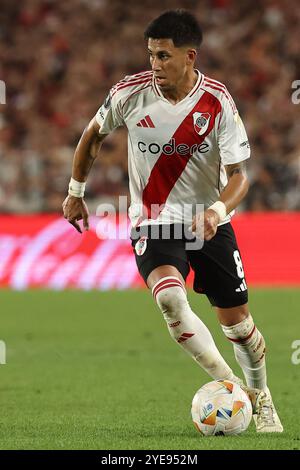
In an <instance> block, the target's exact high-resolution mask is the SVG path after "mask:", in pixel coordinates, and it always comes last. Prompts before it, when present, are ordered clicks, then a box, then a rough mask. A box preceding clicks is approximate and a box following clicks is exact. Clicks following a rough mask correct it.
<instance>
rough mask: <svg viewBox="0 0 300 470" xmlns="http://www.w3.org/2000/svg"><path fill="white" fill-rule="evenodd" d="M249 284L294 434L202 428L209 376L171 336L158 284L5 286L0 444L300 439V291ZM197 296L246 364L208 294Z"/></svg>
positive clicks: (222, 445)
mask: <svg viewBox="0 0 300 470" xmlns="http://www.w3.org/2000/svg"><path fill="white" fill-rule="evenodd" d="M250 294H251V296H250V306H251V312H252V314H253V316H254V318H255V320H256V323H257V325H258V327H259V328H260V329H261V331H262V332H263V333H264V336H265V338H266V341H267V347H268V354H267V360H268V373H269V385H270V388H271V390H272V392H273V398H274V401H275V403H276V405H277V408H278V411H279V414H280V416H281V418H282V421H283V425H284V428H285V431H284V433H282V434H278V435H257V434H256V433H255V429H254V425H253V423H252V424H251V425H250V427H249V429H248V430H247V431H246V432H245V433H244V434H242V435H240V436H236V437H209V438H208V437H201V436H200V435H199V434H198V433H197V432H196V430H195V429H194V426H193V424H192V421H191V417H190V406H191V400H192V397H193V395H194V393H195V392H196V390H197V389H198V388H200V387H201V386H202V385H203V384H204V383H205V382H208V381H209V380H210V378H209V377H208V376H207V375H206V374H205V373H204V372H202V371H201V369H200V368H199V367H198V366H197V364H196V363H195V362H193V361H192V360H191V359H190V358H189V357H188V356H187V355H186V354H185V353H184V352H183V351H182V350H181V348H180V347H179V346H178V345H176V344H175V343H174V342H173V341H172V340H171V339H170V337H169V334H168V331H167V328H166V326H165V323H164V320H163V319H162V316H161V313H160V311H159V310H158V308H157V307H156V306H155V304H154V302H153V300H152V298H151V295H150V293H149V292H147V291H126V292H125V291H124V292H114V291H110V292H95V291H93V292H80V291H67V292H51V291H28V292H11V291H6V290H2V291H1V292H0V295H1V324H0V325H1V326H0V339H1V340H3V341H5V343H6V347H7V358H6V361H7V363H6V364H5V365H1V366H0V399H1V426H0V448H1V449H107V450H112V449H122V450H123V449H134V450H137V449H144V450H147V449H151V450H158V449H164V450H170V449H178V450H182V449H186V450H190V449H198V450H200V449H300V430H299V418H300V412H299V389H300V365H293V364H292V361H291V356H292V353H293V349H292V347H291V345H292V342H293V341H294V340H296V339H300V328H299V324H300V320H299V316H298V310H299V305H300V292H299V290H296V289H282V290H279V289H278V290H259V289H257V290H255V289H252V290H251V292H250ZM189 298H190V302H191V305H192V307H193V309H194V310H195V311H196V312H197V313H198V314H199V315H200V317H201V318H202V320H203V321H204V322H205V323H206V324H207V325H208V327H209V328H210V329H211V331H212V333H213V335H214V337H215V340H216V343H217V345H218V346H219V348H220V350H221V352H222V353H223V354H224V356H225V358H226V359H227V360H228V362H229V363H230V364H231V365H232V366H233V367H234V370H235V371H236V372H238V371H239V368H238V366H237V365H236V363H235V360H234V357H233V352H232V347H231V344H230V343H229V342H228V341H227V340H225V338H224V336H223V333H222V332H221V330H220V327H219V326H218V324H217V320H216V316H215V313H214V311H213V310H212V309H211V307H210V306H209V304H208V302H207V300H206V299H205V297H203V296H199V295H196V294H194V293H192V292H189Z"/></svg>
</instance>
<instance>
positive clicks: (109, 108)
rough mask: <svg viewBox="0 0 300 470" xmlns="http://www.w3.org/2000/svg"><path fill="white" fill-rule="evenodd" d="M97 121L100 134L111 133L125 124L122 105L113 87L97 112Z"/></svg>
mask: <svg viewBox="0 0 300 470" xmlns="http://www.w3.org/2000/svg"><path fill="white" fill-rule="evenodd" d="M96 121H97V122H98V124H99V126H100V130H99V134H109V133H110V132H112V131H113V130H114V129H116V128H117V127H120V126H123V125H124V121H123V116H122V106H121V102H120V100H118V98H117V94H114V90H113V88H112V89H111V90H110V92H109V94H108V95H107V97H106V99H105V100H104V103H103V104H102V106H100V108H99V109H98V111H97V113H96Z"/></svg>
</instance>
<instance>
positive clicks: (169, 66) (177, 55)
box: [148, 38, 194, 91]
mask: <svg viewBox="0 0 300 470" xmlns="http://www.w3.org/2000/svg"><path fill="white" fill-rule="evenodd" d="M190 51H191V49H189V48H187V47H175V46H174V43H173V40H172V39H152V38H149V40H148V52H149V55H150V64H151V67H152V70H153V72H154V76H155V80H156V83H157V85H158V86H159V87H160V88H161V89H162V90H163V91H168V90H174V89H176V87H177V86H178V85H179V84H180V83H182V82H183V80H184V77H185V76H186V74H187V69H188V67H193V64H194V60H193V57H192V56H191V54H190Z"/></svg>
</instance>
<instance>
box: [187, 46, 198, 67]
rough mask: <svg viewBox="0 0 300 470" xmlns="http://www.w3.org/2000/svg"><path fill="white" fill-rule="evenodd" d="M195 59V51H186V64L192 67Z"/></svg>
mask: <svg viewBox="0 0 300 470" xmlns="http://www.w3.org/2000/svg"><path fill="white" fill-rule="evenodd" d="M196 57H197V51H196V49H187V51H186V64H187V65H193V64H194V63H195V60H196Z"/></svg>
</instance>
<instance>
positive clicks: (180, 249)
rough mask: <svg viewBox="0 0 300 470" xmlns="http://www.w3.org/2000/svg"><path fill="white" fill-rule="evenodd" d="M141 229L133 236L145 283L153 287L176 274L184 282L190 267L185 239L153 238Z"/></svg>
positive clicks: (137, 262)
mask: <svg viewBox="0 0 300 470" xmlns="http://www.w3.org/2000/svg"><path fill="white" fill-rule="evenodd" d="M149 235H150V236H145V235H144V234H143V232H142V231H141V233H140V234H138V237H136V238H135V239H133V238H132V246H133V251H134V255H135V260H136V264H137V267H138V270H139V273H140V275H141V276H142V278H143V279H144V281H145V284H146V285H147V286H148V287H149V288H151V287H153V285H154V284H155V283H156V282H158V281H159V280H160V279H161V278H163V277H168V276H174V277H177V278H179V279H180V280H181V281H182V282H185V279H186V277H187V275H188V273H189V270H190V267H189V263H188V260H187V255H186V251H185V241H184V240H182V239H174V238H173V239H172V238H162V239H161V238H158V239H157V238H151V234H149Z"/></svg>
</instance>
